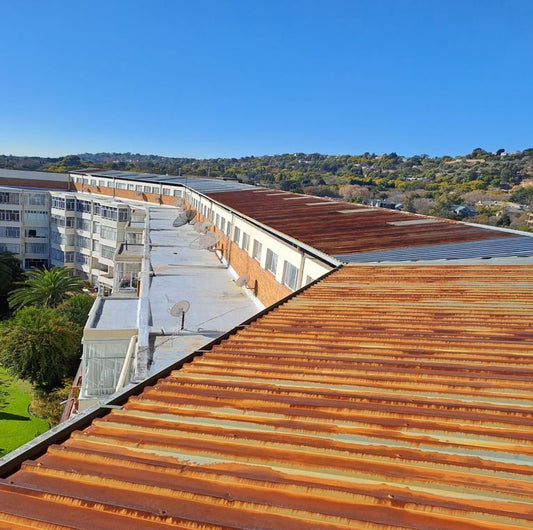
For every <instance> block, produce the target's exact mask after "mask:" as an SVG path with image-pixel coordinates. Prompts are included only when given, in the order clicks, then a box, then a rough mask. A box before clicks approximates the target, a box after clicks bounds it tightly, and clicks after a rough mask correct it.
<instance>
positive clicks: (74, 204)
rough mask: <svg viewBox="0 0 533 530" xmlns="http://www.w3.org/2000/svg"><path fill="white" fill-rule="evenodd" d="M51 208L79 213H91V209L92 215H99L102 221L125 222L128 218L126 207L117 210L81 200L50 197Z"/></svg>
mask: <svg viewBox="0 0 533 530" xmlns="http://www.w3.org/2000/svg"><path fill="white" fill-rule="evenodd" d="M52 208H57V209H60V210H67V211H74V210H75V211H77V212H81V213H91V208H93V213H94V214H95V215H100V216H101V217H103V218H104V219H111V220H113V221H127V220H128V218H129V215H128V211H129V209H128V208H127V207H126V208H117V207H114V206H106V205H103V204H100V203H97V202H95V203H93V202H91V201H86V200H83V199H74V198H65V197H52Z"/></svg>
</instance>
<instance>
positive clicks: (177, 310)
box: [168, 300, 191, 329]
mask: <svg viewBox="0 0 533 530" xmlns="http://www.w3.org/2000/svg"><path fill="white" fill-rule="evenodd" d="M190 307H191V304H189V302H187V300H181V301H180V302H176V303H175V304H174V305H173V306H172V307H171V308H170V309H169V310H168V312H169V313H170V314H171V315H172V316H173V317H176V318H179V317H181V329H183V328H184V327H185V313H187V311H189V308H190Z"/></svg>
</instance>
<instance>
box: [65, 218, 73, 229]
mask: <svg viewBox="0 0 533 530" xmlns="http://www.w3.org/2000/svg"><path fill="white" fill-rule="evenodd" d="M74 219H75V218H74V217H65V226H66V227H67V228H74Z"/></svg>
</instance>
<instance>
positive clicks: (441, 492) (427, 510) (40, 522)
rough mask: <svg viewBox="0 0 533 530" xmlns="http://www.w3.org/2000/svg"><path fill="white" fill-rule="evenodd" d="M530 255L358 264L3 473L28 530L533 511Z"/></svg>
mask: <svg viewBox="0 0 533 530" xmlns="http://www.w3.org/2000/svg"><path fill="white" fill-rule="evenodd" d="M532 380H533V269H532V267H531V266H496V265H492V266H490V265H489V266H481V265H472V266H470V265H468V266H460V267H458V266H444V265H438V266H437V265H435V266H416V265H410V266H408V265H406V266H379V267H378V266H369V265H354V266H347V267H344V268H343V269H341V270H339V271H336V272H334V273H333V274H331V275H330V276H328V277H327V278H325V279H323V280H322V281H320V282H318V283H317V284H315V285H314V286H313V287H311V288H309V289H308V290H306V291H304V292H303V293H301V294H299V295H298V296H296V297H294V298H293V299H291V300H290V301H288V302H287V303H285V304H283V305H281V306H280V307H278V308H276V309H274V310H272V311H270V312H269V313H267V314H266V315H265V316H263V317H261V318H260V319H258V320H256V321H255V322H254V323H252V324H251V325H250V326H248V327H245V328H244V329H242V330H241V331H239V332H238V333H237V334H236V335H233V336H232V337H230V338H229V339H228V340H226V341H224V342H223V343H221V344H219V345H217V346H215V347H214V348H213V349H212V350H211V351H210V352H208V353H205V354H204V355H203V356H201V357H198V358H196V359H195V360H194V361H193V362H191V363H190V364H187V365H185V366H184V367H183V368H182V369H181V370H178V371H174V372H173V373H172V374H171V375H170V376H169V377H167V378H166V379H163V380H161V381H160V382H159V383H158V384H157V385H155V386H154V387H152V388H148V389H146V390H145V391H144V392H143V393H142V394H141V395H140V396H138V397H135V398H131V399H130V400H129V402H128V403H127V404H126V405H125V406H124V407H123V408H122V409H121V410H113V411H112V412H111V413H109V414H108V415H107V416H105V417H104V418H102V419H99V420H96V421H94V423H93V424H92V425H91V426H90V427H89V428H87V429H86V430H84V431H82V432H74V433H73V434H72V435H71V437H70V439H69V440H67V441H66V442H64V443H63V444H61V445H56V446H51V447H50V448H49V450H48V452H47V454H46V455H45V456H43V457H41V458H39V459H38V460H37V461H35V462H26V464H25V465H24V466H23V468H22V469H21V470H20V471H18V472H16V473H15V474H13V475H12V476H10V477H8V478H7V479H6V480H3V481H1V482H0V513H1V514H0V526H2V525H4V526H8V527H9V528H17V527H21V528H22V527H24V528H26V527H27V526H30V525H34V527H41V528H42V527H44V528H60V527H68V528H91V529H100V528H101V529H104V528H105V529H109V528H113V529H122V528H124V529H128V530H131V529H132V528H164V527H168V526H174V527H180V528H181V527H183V528H228V527H232V528H271V529H295V530H296V529H297V530H301V529H304V528H305V529H308V528H321V529H322V528H361V527H365V528H383V527H387V528H418V529H428V528H432V529H437V528H440V529H446V530H450V529H460V530H468V529H480V528H492V529H494V530H496V529H497V530H502V529H509V528H531V527H532V526H533V495H532V494H533V483H532V473H533V458H532V457H533V429H532V427H533V386H532V384H531V383H532Z"/></svg>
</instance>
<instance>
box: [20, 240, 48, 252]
mask: <svg viewBox="0 0 533 530" xmlns="http://www.w3.org/2000/svg"><path fill="white" fill-rule="evenodd" d="M25 250H26V253H27V254H48V244H47V243H26V245H25Z"/></svg>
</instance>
